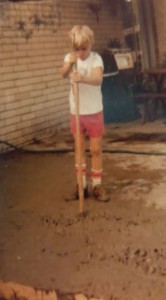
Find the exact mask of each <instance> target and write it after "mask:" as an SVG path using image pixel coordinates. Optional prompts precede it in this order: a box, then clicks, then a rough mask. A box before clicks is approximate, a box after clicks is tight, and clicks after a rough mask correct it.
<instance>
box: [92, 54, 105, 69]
mask: <svg viewBox="0 0 166 300" xmlns="http://www.w3.org/2000/svg"><path fill="white" fill-rule="evenodd" d="M93 67H94V68H97V67H102V69H104V64H103V60H102V58H101V56H100V55H99V54H97V53H95V59H94V64H93Z"/></svg>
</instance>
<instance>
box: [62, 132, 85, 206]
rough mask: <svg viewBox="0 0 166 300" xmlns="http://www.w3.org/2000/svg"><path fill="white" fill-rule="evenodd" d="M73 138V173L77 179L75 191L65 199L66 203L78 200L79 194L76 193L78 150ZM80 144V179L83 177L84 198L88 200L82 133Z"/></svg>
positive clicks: (83, 137) (83, 136) (81, 134)
mask: <svg viewBox="0 0 166 300" xmlns="http://www.w3.org/2000/svg"><path fill="white" fill-rule="evenodd" d="M73 137H74V148H75V173H76V178H77V184H76V188H75V190H74V191H73V192H72V193H71V194H70V195H68V196H67V197H66V200H67V201H71V200H78V199H79V192H78V182H79V180H78V172H79V161H78V149H77V141H76V135H75V134H73ZM80 142H81V157H82V177H83V188H84V198H85V199H86V198H88V196H89V194H88V188H87V182H86V155H85V150H86V138H85V135H84V134H83V133H80Z"/></svg>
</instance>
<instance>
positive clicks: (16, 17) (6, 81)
mask: <svg viewBox="0 0 166 300" xmlns="http://www.w3.org/2000/svg"><path fill="white" fill-rule="evenodd" d="M120 20H121V18H120V14H119V13H118V10H117V11H116V12H114V13H112V12H111V11H110V8H109V7H107V2H105V5H104V6H103V7H102V10H101V12H100V15H99V20H98V22H97V18H96V15H95V14H94V13H93V12H92V11H91V10H90V9H89V8H88V7H87V1H82V0H63V1H60V0H52V1H50V0H47V1H33V2H32V1H31V2H18V3H11V2H6V3H4V2H3V3H1V4H0V139H1V140H7V141H10V142H13V143H15V144H21V143H26V142H28V141H29V140H31V139H32V138H34V137H35V136H37V135H38V134H39V133H40V132H41V131H43V130H48V129H51V130H56V129H57V128H59V127H63V126H68V125H69V104H68V93H69V83H68V79H62V78H61V75H60V68H61V66H62V62H63V57H64V54H65V53H66V52H68V51H69V49H70V48H69V45H68V42H67V38H66V36H67V32H68V31H69V30H70V29H71V27H72V26H73V25H75V24H77V23H80V24H87V25H90V26H91V27H92V29H93V30H94V31H95V37H96V45H95V47H96V50H98V51H101V50H102V48H103V47H104V46H105V43H106V39H109V38H113V37H120V38H122V24H121V21H120ZM1 146H2V145H0V147H1Z"/></svg>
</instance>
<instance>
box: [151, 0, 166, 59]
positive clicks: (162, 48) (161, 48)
mask: <svg viewBox="0 0 166 300" xmlns="http://www.w3.org/2000/svg"><path fill="white" fill-rule="evenodd" d="M153 6H154V17H155V23H156V47H157V49H156V50H157V55H158V57H157V58H158V63H159V64H161V65H162V64H163V62H165V64H166V30H165V28H166V18H165V16H166V1H165V0H158V1H156V0H153Z"/></svg>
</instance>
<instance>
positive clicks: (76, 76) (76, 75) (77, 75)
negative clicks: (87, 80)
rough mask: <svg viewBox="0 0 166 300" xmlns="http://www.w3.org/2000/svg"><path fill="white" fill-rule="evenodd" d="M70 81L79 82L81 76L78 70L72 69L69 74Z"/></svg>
mask: <svg viewBox="0 0 166 300" xmlns="http://www.w3.org/2000/svg"><path fill="white" fill-rule="evenodd" d="M70 78H71V81H72V82H81V79H82V76H81V74H80V73H79V72H78V71H74V72H72V73H71V74H70Z"/></svg>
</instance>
